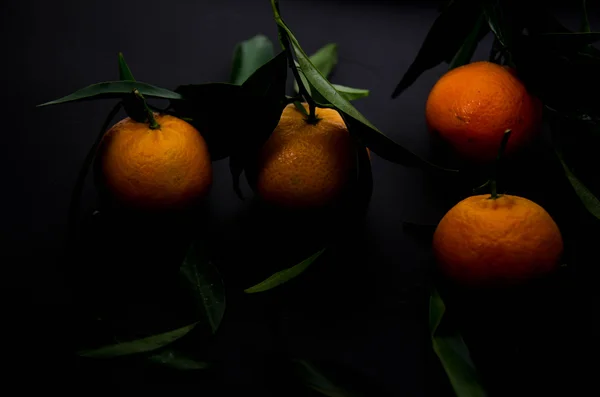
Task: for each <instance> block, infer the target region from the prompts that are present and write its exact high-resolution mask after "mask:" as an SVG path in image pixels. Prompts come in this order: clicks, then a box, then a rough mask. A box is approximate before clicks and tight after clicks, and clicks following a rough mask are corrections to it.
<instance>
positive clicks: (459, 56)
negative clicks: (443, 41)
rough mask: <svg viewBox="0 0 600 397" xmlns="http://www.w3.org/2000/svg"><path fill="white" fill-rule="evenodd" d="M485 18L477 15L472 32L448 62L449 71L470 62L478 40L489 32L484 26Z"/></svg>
mask: <svg viewBox="0 0 600 397" xmlns="http://www.w3.org/2000/svg"><path fill="white" fill-rule="evenodd" d="M484 22H485V16H484V15H483V13H482V14H480V15H479V18H477V21H476V22H475V26H473V30H471V33H469V35H468V36H467V38H466V39H465V41H464V42H463V44H462V46H461V47H460V49H459V50H458V52H457V53H456V55H455V56H454V58H453V59H452V62H450V66H449V69H454V68H457V67H459V66H462V65H466V64H467V63H469V62H470V61H471V58H472V57H473V54H474V53H475V49H477V44H478V43H479V40H480V39H481V38H483V36H485V34H487V33H488V32H489V28H488V27H487V26H484Z"/></svg>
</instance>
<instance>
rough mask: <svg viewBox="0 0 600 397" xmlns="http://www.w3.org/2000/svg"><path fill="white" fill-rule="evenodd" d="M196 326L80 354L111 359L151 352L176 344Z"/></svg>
mask: <svg viewBox="0 0 600 397" xmlns="http://www.w3.org/2000/svg"><path fill="white" fill-rule="evenodd" d="M196 324H197V323H193V324H190V325H186V326H185V327H181V328H178V329H176V330H173V331H169V332H165V333H163V334H158V335H153V336H149V337H147V338H143V339H137V340H133V341H128V342H121V343H117V344H114V345H109V346H103V347H100V348H98V349H92V350H84V351H80V352H79V353H78V354H79V355H80V356H82V357H90V358H111V357H120V356H126V355H130V354H137V353H144V352H149V351H152V350H156V349H159V348H161V347H163V346H166V345H168V344H170V343H173V342H175V341H176V340H177V339H180V338H182V337H183V336H185V335H186V334H187V333H188V332H190V331H191V330H192V329H194V327H195V326H196Z"/></svg>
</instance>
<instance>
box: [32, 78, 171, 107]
mask: <svg viewBox="0 0 600 397" xmlns="http://www.w3.org/2000/svg"><path fill="white" fill-rule="evenodd" d="M134 89H137V90H138V91H139V92H140V94H142V95H144V96H146V97H151V98H163V99H181V95H180V94H178V93H176V92H173V91H169V90H167V89H164V88H160V87H155V86H153V85H150V84H146V83H142V82H139V81H106V82H103V83H96V84H92V85H90V86H87V87H85V88H82V89H80V90H78V91H75V92H74V93H72V94H70V95H67V96H65V97H62V98H59V99H56V100H54V101H50V102H46V103H43V104H41V105H38V107H40V106H48V105H58V104H60V103H66V102H74V101H82V100H86V99H104V98H123V97H124V96H126V95H128V94H131V92H133V90H134Z"/></svg>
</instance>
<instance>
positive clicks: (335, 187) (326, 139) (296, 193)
mask: <svg viewBox="0 0 600 397" xmlns="http://www.w3.org/2000/svg"><path fill="white" fill-rule="evenodd" d="M303 105H304V107H305V108H306V109H307V110H308V105H307V104H306V103H304V104H303ZM316 115H317V117H318V118H319V119H320V120H319V121H318V122H317V123H316V124H311V123H309V122H307V120H306V119H305V118H306V116H304V115H303V114H302V113H301V112H300V111H299V110H298V109H296V107H295V106H294V105H293V104H289V105H288V106H286V107H285V109H284V110H283V113H282V115H281V119H280V120H279V124H278V125H277V127H276V128H275V130H274V131H273V133H272V134H271V136H270V137H269V139H268V140H267V142H265V144H264V145H263V147H262V148H261V150H260V152H259V155H258V162H257V166H256V175H255V176H254V183H253V184H254V189H255V191H256V193H257V194H258V196H259V197H260V198H262V199H263V200H264V201H265V202H268V203H270V204H274V205H275V206H279V207H286V208H304V209H306V208H315V207H323V206H327V205H329V204H333V203H334V202H335V201H336V200H337V199H339V198H340V197H341V195H342V193H343V192H344V190H345V188H346V187H347V186H348V184H349V182H350V180H351V178H352V176H355V175H356V173H355V170H356V151H355V150H356V149H355V148H356V147H355V145H354V142H353V140H352V137H351V136H350V134H349V132H348V129H347V128H346V125H345V124H344V120H343V119H342V117H341V116H340V114H339V113H338V112H337V111H336V110H334V109H321V108H319V109H317V110H316Z"/></svg>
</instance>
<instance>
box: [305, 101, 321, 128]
mask: <svg viewBox="0 0 600 397" xmlns="http://www.w3.org/2000/svg"><path fill="white" fill-rule="evenodd" d="M306 102H308V117H307V119H306V122H307V123H308V124H317V123H318V122H319V120H321V119H320V118H318V117H317V105H316V104H315V102H314V101H313V100H312V99H311V100H310V101H306Z"/></svg>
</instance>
